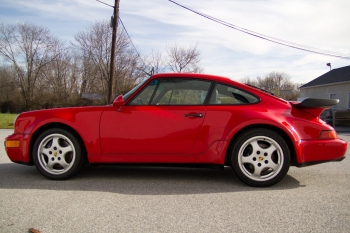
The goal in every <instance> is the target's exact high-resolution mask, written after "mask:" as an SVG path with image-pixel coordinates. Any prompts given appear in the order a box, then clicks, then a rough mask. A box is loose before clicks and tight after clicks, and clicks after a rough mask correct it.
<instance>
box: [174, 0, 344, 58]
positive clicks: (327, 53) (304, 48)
mask: <svg viewBox="0 0 350 233" xmlns="http://www.w3.org/2000/svg"><path fill="white" fill-rule="evenodd" d="M168 1H169V2H172V3H174V4H176V5H178V6H180V7H182V8H184V9H186V10H188V11H191V12H193V13H195V14H197V15H200V16H202V17H204V18H207V19H209V20H211V21H214V22H216V23H219V24H221V25H224V26H226V27H229V28H232V29H235V30H238V31H240V32H243V33H246V34H248V35H251V36H254V37H257V38H260V39H263V40H266V41H270V42H273V43H276V44H280V45H283V46H287V47H290V48H294V49H298V50H302V51H306V52H311V53H316V54H320V55H325V56H331V57H337V58H342V59H349V60H350V55H349V54H343V53H337V52H332V51H327V50H323V49H318V48H313V47H309V46H305V45H301V44H296V43H292V42H289V41H285V40H281V39H278V38H274V37H271V36H267V35H264V34H261V33H257V32H254V31H251V30H248V29H245V28H242V27H238V26H236V25H233V24H231V23H228V22H225V21H223V20H220V19H217V18H214V17H212V16H210V15H207V14H204V13H201V12H199V11H196V10H193V9H191V8H189V7H186V6H184V5H181V4H179V3H177V2H175V1H173V0H168Z"/></svg>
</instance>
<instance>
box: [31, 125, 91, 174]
mask: <svg viewBox="0 0 350 233" xmlns="http://www.w3.org/2000/svg"><path fill="white" fill-rule="evenodd" d="M33 162H34V164H35V166H36V168H37V169H38V170H39V172H40V173H41V174H43V175H44V176H45V177H47V178H49V179H53V180H63V179H67V178H70V177H71V176H73V175H75V174H76V173H77V172H78V171H79V170H80V169H81V168H82V166H83V165H84V160H83V155H82V149H81V146H80V144H79V141H78V140H77V139H76V137H75V136H74V135H73V134H72V133H70V132H69V131H67V130H64V129H60V128H53V129H49V130H47V131H45V132H43V133H42V134H41V135H40V136H39V137H38V138H37V139H36V141H35V143H34V147H33Z"/></svg>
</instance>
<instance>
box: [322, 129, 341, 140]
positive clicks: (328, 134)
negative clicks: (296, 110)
mask: <svg viewBox="0 0 350 233" xmlns="http://www.w3.org/2000/svg"><path fill="white" fill-rule="evenodd" d="M335 138H338V136H337V133H336V132H335V131H334V130H323V131H321V133H320V136H319V137H318V139H335Z"/></svg>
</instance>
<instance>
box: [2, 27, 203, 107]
mask: <svg viewBox="0 0 350 233" xmlns="http://www.w3.org/2000/svg"><path fill="white" fill-rule="evenodd" d="M111 33H112V29H111V28H110V27H109V23H108V22H107V21H102V22H96V23H94V24H93V25H91V27H89V28H88V29H86V30H83V31H81V32H78V33H77V34H76V35H75V37H74V41H71V42H70V43H63V42H62V41H60V40H59V39H57V38H56V37H55V36H54V35H53V34H52V33H51V32H50V30H49V29H47V28H43V27H41V26H38V25H34V24H31V23H19V24H15V25H5V24H0V56H1V57H2V61H1V63H0V106H1V111H2V112H7V111H10V112H20V111H26V110H33V109H42V108H51V107H65V106H79V105H86V104H106V101H107V92H108V85H109V72H110V69H109V66H110V54H111ZM199 63H200V52H199V51H198V50H197V46H196V45H195V46H190V47H181V46H180V45H177V44H172V45H169V46H168V47H167V49H166V51H165V52H164V53H161V52H156V53H153V52H152V54H150V55H146V56H144V57H143V58H142V57H141V56H140V54H138V52H137V51H136V50H135V48H134V46H133V44H132V42H131V40H130V39H129V37H128V35H126V33H125V31H123V30H122V28H120V29H118V32H117V44H116V69H115V74H114V76H115V82H114V83H115V91H114V92H115V93H117V94H124V93H126V92H127V91H129V90H130V89H131V88H133V87H134V86H135V85H137V84H138V83H139V82H140V81H142V80H143V79H145V78H147V77H149V76H150V75H153V74H155V73H159V72H165V71H169V72H202V71H203V69H202V68H201V67H200V66H199ZM83 94H93V95H91V96H93V98H88V99H84V98H82V97H83ZM96 97H97V98H96ZM98 97H100V98H98ZM92 99H95V100H92Z"/></svg>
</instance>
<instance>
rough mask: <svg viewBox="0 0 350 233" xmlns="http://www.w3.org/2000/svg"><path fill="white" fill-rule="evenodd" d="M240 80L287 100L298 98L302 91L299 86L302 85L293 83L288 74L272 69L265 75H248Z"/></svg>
mask: <svg viewBox="0 0 350 233" xmlns="http://www.w3.org/2000/svg"><path fill="white" fill-rule="evenodd" d="M240 81H241V82H243V83H246V84H249V85H253V86H256V87H259V88H261V89H264V90H267V91H270V92H272V93H274V94H275V95H276V96H278V97H281V98H283V99H286V100H297V98H298V97H299V93H300V90H299V87H300V86H302V84H300V83H293V82H292V81H291V77H290V76H289V75H288V74H286V73H284V72H276V71H272V72H270V73H268V74H266V75H265V76H264V77H260V76H259V77H256V78H249V77H246V78H243V79H242V80H240Z"/></svg>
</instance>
